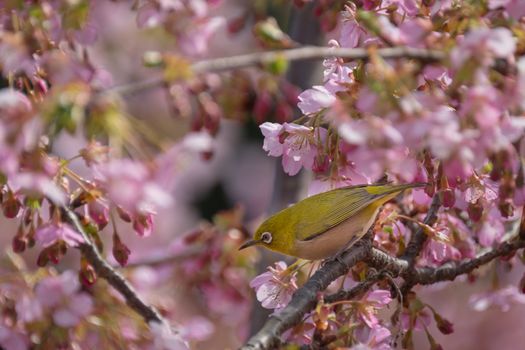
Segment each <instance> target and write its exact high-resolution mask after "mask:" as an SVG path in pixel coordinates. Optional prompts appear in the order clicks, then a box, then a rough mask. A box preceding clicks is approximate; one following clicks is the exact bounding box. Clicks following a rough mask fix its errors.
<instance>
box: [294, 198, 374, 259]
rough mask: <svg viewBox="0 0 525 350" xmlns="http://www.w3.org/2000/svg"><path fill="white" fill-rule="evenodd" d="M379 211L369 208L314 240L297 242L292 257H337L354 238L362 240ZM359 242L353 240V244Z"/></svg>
mask: <svg viewBox="0 0 525 350" xmlns="http://www.w3.org/2000/svg"><path fill="white" fill-rule="evenodd" d="M378 211H379V208H375V207H373V206H369V207H367V208H364V209H363V210H361V211H360V212H358V213H356V214H355V215H354V216H352V217H350V218H349V219H347V220H345V221H343V222H342V223H341V224H339V225H337V226H335V227H332V228H330V229H328V230H327V231H325V232H324V233H322V234H320V235H318V236H316V237H314V238H312V239H309V240H296V241H295V244H294V252H293V254H292V255H294V256H297V257H299V258H301V259H306V260H320V259H326V258H329V257H331V256H333V255H335V254H336V253H338V252H339V251H340V250H341V249H343V248H344V247H345V246H346V245H347V244H348V243H349V242H350V241H352V239H353V238H354V237H356V238H361V237H362V236H363V235H364V234H365V233H366V232H367V231H368V229H369V228H370V226H372V224H373V223H374V221H375V217H376V215H377V212H378ZM357 240H358V239H353V243H355V242H356V241H357ZM353 243H352V244H353Z"/></svg>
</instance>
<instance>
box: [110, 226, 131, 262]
mask: <svg viewBox="0 0 525 350" xmlns="http://www.w3.org/2000/svg"><path fill="white" fill-rule="evenodd" d="M130 253H131V251H130V250H129V248H128V247H127V246H126V245H125V244H124V243H122V241H121V240H120V237H119V236H118V235H117V234H116V233H114V234H113V257H114V258H115V260H117V262H118V263H119V264H120V266H126V265H127V263H128V258H129V254H130Z"/></svg>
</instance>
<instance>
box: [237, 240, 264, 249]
mask: <svg viewBox="0 0 525 350" xmlns="http://www.w3.org/2000/svg"><path fill="white" fill-rule="evenodd" d="M259 243H261V241H260V240H254V239H250V240H249V241H246V242H244V243H243V244H242V245H241V246H240V247H239V250H243V249H246V248H248V247H251V246H252V245H256V244H259Z"/></svg>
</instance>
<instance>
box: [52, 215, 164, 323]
mask: <svg viewBox="0 0 525 350" xmlns="http://www.w3.org/2000/svg"><path fill="white" fill-rule="evenodd" d="M61 209H62V211H63V212H64V214H65V216H66V220H67V221H68V222H70V223H71V224H72V225H73V226H74V228H75V229H76V230H77V231H78V233H80V234H81V235H82V237H83V238H84V241H85V243H82V244H80V247H79V248H80V251H81V252H82V254H83V255H84V257H85V258H86V259H87V261H89V263H90V264H91V265H92V266H93V268H94V269H95V271H96V273H97V275H98V276H100V277H102V278H104V279H105V280H106V281H108V283H109V284H110V285H111V286H112V287H113V288H115V289H116V290H117V291H118V292H119V293H120V294H121V295H122V296H123V297H124V299H126V303H127V304H128V305H129V306H130V307H131V308H132V309H133V310H135V311H136V312H137V313H138V314H140V315H141V316H142V317H143V318H144V320H145V321H146V322H150V321H155V322H160V323H166V324H168V323H167V322H166V320H165V319H164V318H163V317H162V316H161V315H160V313H159V312H158V311H157V310H156V309H155V308H154V307H153V306H151V305H148V304H147V303H146V302H145V301H144V300H143V299H142V298H141V297H140V295H139V294H138V293H137V291H136V290H135V288H133V286H131V284H129V282H128V281H127V280H126V279H125V278H124V277H123V276H122V275H121V274H120V273H118V272H117V271H115V269H114V268H113V267H111V265H109V264H108V262H107V261H106V260H104V258H103V257H102V256H101V255H100V253H99V251H98V249H97V248H96V246H95V244H94V243H93V242H92V241H91V239H90V238H89V236H88V235H87V234H86V232H85V231H84V228H83V227H82V225H81V224H80V221H79V220H78V217H77V214H76V213H75V212H74V211H73V210H71V209H70V208H68V207H66V206H63V207H61Z"/></svg>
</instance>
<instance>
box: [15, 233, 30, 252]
mask: <svg viewBox="0 0 525 350" xmlns="http://www.w3.org/2000/svg"><path fill="white" fill-rule="evenodd" d="M12 246H13V251H14V252H15V253H22V252H24V251H25V250H26V247H27V239H26V238H25V237H24V236H19V235H16V236H15V237H14V238H13V243H12Z"/></svg>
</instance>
